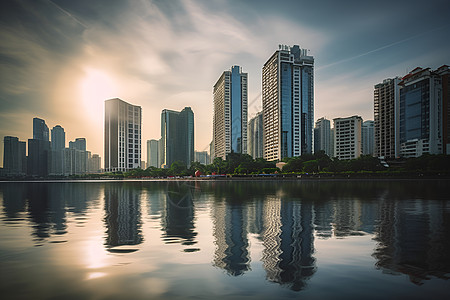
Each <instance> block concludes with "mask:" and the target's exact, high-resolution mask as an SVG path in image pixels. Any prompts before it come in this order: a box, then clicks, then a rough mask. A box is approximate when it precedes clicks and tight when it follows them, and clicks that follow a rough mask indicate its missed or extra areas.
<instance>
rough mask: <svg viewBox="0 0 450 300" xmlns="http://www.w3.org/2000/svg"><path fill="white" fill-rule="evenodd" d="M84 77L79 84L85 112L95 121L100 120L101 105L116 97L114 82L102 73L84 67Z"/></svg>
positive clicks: (101, 113)
mask: <svg viewBox="0 0 450 300" xmlns="http://www.w3.org/2000/svg"><path fill="white" fill-rule="evenodd" d="M84 70H85V74H86V76H85V77H84V78H83V79H82V81H81V84H80V89H81V97H82V101H83V105H84V107H85V112H86V113H87V114H88V115H90V116H91V117H92V118H94V119H95V120H98V119H100V120H101V119H102V118H101V117H102V116H103V105H104V101H105V100H107V99H111V98H115V97H117V88H116V85H115V82H114V80H113V79H112V78H111V77H110V76H109V75H108V74H107V73H106V72H104V71H101V70H98V69H94V68H90V67H86V68H85V69H84Z"/></svg>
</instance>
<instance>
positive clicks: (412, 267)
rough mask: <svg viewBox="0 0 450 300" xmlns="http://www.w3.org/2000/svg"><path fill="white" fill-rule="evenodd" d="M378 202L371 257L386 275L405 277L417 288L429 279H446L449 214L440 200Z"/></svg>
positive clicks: (449, 258) (449, 270)
mask: <svg viewBox="0 0 450 300" xmlns="http://www.w3.org/2000/svg"><path fill="white" fill-rule="evenodd" d="M392 198H393V196H392V195H388V196H387V197H386V199H381V200H380V205H379V210H380V220H379V224H378V228H377V230H376V232H375V240H376V241H377V242H378V244H377V247H376V249H375V252H374V254H373V257H375V258H376V259H377V262H376V267H377V268H379V269H381V270H382V271H383V273H387V274H393V275H398V274H406V275H408V276H409V279H410V281H411V282H412V283H414V284H417V285H421V284H424V282H425V281H426V280H428V279H430V276H434V277H438V278H442V279H450V276H449V274H450V256H449V255H448V254H449V253H450V241H449V237H450V229H449V223H450V214H449V212H448V208H446V207H445V202H443V201H433V200H427V201H423V200H403V201H392Z"/></svg>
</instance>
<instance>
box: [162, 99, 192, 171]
mask: <svg viewBox="0 0 450 300" xmlns="http://www.w3.org/2000/svg"><path fill="white" fill-rule="evenodd" d="M160 159H161V165H162V166H163V167H165V168H170V166H171V165H172V163H174V162H175V161H180V162H182V163H185V164H186V166H187V167H188V168H189V167H190V165H191V162H192V161H194V113H193V112H192V109H191V108H190V107H185V108H184V109H183V110H182V111H181V112H177V111H173V110H168V109H164V110H163V111H162V112H161V158H160Z"/></svg>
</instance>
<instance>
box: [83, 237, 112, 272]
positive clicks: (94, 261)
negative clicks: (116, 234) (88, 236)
mask: <svg viewBox="0 0 450 300" xmlns="http://www.w3.org/2000/svg"><path fill="white" fill-rule="evenodd" d="M85 251H86V252H85V253H86V256H85V259H86V266H87V268H88V269H98V268H102V267H104V266H106V260H107V254H106V252H105V249H104V248H103V245H102V241H101V237H99V238H95V239H92V240H90V241H88V244H87V247H86V250H85Z"/></svg>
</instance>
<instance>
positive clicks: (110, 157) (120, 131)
mask: <svg viewBox="0 0 450 300" xmlns="http://www.w3.org/2000/svg"><path fill="white" fill-rule="evenodd" d="M141 124H142V109H141V107H140V106H135V105H131V104H129V103H127V102H125V101H123V100H121V99H118V98H114V99H110V100H106V101H105V170H106V171H127V170H130V169H135V168H139V167H140V166H141Z"/></svg>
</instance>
